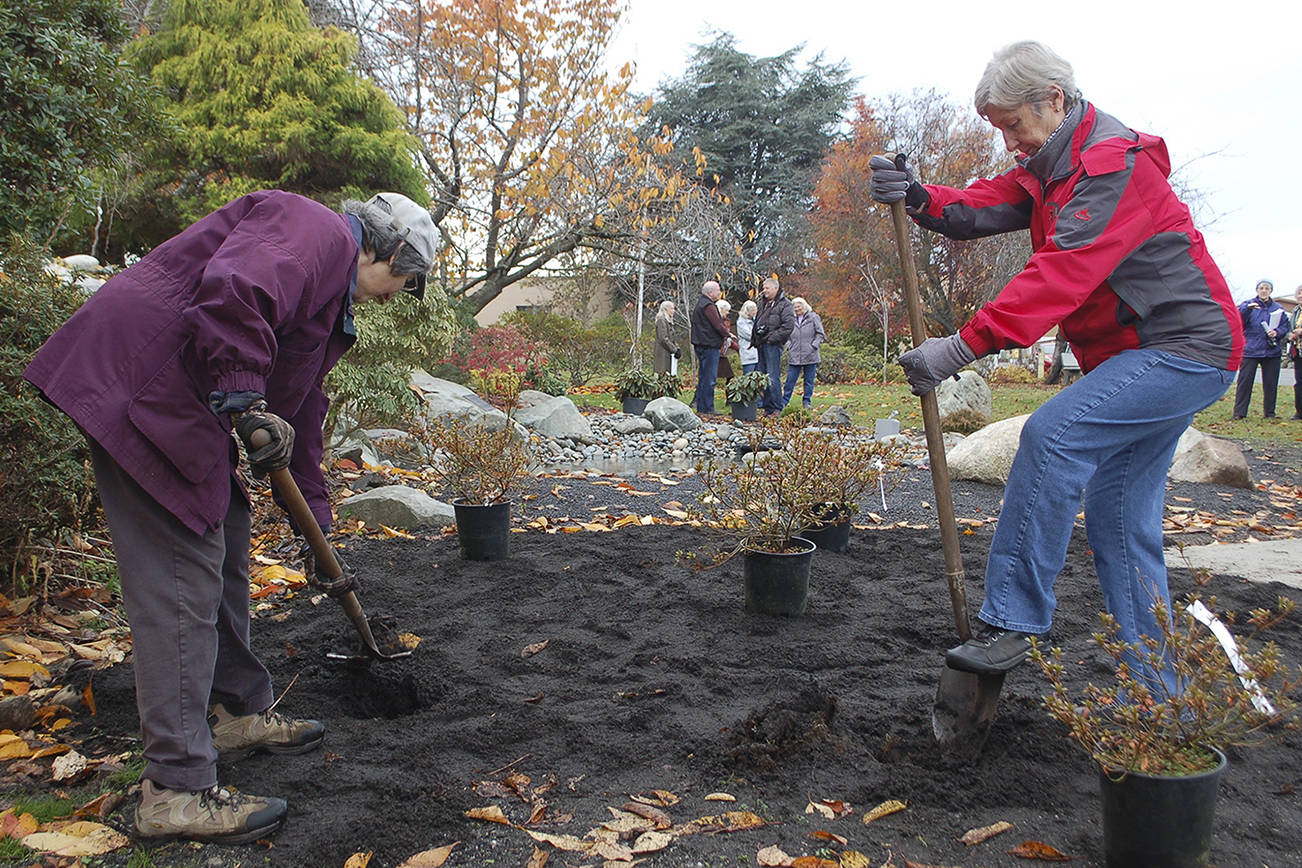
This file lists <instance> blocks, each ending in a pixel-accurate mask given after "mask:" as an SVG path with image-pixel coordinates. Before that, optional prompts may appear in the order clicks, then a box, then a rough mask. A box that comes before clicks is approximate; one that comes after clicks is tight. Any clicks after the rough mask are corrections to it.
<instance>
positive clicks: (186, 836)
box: [133, 816, 285, 844]
mask: <svg viewBox="0 0 1302 868" xmlns="http://www.w3.org/2000/svg"><path fill="white" fill-rule="evenodd" d="M133 825H135V824H133ZM283 825H285V817H284V816H281V817H280V818H278V819H277V820H276V821H275V822H272V823H268V824H267V825H265V826H259V827H258V828H256V829H249V830H246V831H244V832H232V833H231V834H229V835H196V834H192V833H187V832H175V833H171V834H166V835H150V834H148V833H147V832H142V831H141V830H140V827H139V826H138V825H137V826H136V834H135V838H136V840H137V841H140V842H141V843H144V844H166V843H167V842H168V841H198V842H200V843H204V844H252V843H253V842H254V841H256V840H258V839H259V838H265V837H267V836H268V835H274V834H275V833H276V832H278V831H280V827H281V826H283Z"/></svg>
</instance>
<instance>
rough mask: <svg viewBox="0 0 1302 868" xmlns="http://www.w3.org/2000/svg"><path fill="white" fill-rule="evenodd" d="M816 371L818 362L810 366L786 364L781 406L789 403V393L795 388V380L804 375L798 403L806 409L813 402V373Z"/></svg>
mask: <svg viewBox="0 0 1302 868" xmlns="http://www.w3.org/2000/svg"><path fill="white" fill-rule="evenodd" d="M817 370H818V362H814V363H813V364H812V365H793V364H791V363H790V362H787V385H786V387H785V388H783V390H782V406H784V407H785V406H786V405H787V404H790V403H791V393H792V391H793V390H794V389H795V388H796V378H797V377H799V376H801V375H804V378H805V388H804V394H803V395H802V396H801V398H800V403H801V404H802V405H803V406H805V407H808V406H809V405H810V403H812V402H813V400H814V373H815V372H816V371H817Z"/></svg>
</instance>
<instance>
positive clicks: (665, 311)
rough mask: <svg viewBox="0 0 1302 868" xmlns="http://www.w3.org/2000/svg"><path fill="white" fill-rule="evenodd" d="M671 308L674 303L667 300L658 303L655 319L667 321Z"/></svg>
mask: <svg viewBox="0 0 1302 868" xmlns="http://www.w3.org/2000/svg"><path fill="white" fill-rule="evenodd" d="M673 306H674V303H673V302H672V301H670V300H669V299H665V300H664V301H662V302H660V307H658V308H656V319H669V308H671V307H673Z"/></svg>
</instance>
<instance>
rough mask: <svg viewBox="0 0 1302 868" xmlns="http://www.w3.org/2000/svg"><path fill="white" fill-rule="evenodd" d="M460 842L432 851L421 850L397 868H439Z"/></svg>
mask: <svg viewBox="0 0 1302 868" xmlns="http://www.w3.org/2000/svg"><path fill="white" fill-rule="evenodd" d="M460 843H461V842H460V841H453V842H452V843H451V844H448V845H446V846H444V847H435V848H434V849H433V850H422V851H421V852H419V853H417V854H416V855H415V856H411V857H408V859H407V860H406V861H405V862H403V863H402V864H401V865H399V866H398V868H440V866H441V865H442V864H443V863H444V862H446V861H448V857H449V856H451V855H452V848H453V847H455V846H457V845H458V844H460Z"/></svg>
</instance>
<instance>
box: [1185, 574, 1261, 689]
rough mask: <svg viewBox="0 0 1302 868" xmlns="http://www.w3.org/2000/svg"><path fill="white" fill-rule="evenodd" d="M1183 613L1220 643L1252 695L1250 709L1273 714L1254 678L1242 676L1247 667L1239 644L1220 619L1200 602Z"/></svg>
mask: <svg viewBox="0 0 1302 868" xmlns="http://www.w3.org/2000/svg"><path fill="white" fill-rule="evenodd" d="M1185 611H1187V612H1188V613H1189V614H1190V615H1193V616H1194V617H1195V618H1197V619H1198V621H1199V622H1200V623H1201V624H1203V625H1204V626H1206V627H1207V629H1208V630H1211V631H1212V635H1213V636H1215V637H1216V640H1217V641H1218V642H1220V643H1221V647H1222V648H1224V649H1225V656H1226V657H1228V658H1230V665H1231V666H1233V667H1234V671H1235V672H1237V673H1238V674H1239V681H1240V683H1242V684H1243V687H1244V689H1246V690H1247V691H1248V692H1249V693H1251V694H1252V707H1253V708H1255V709H1257V710H1258V711H1260V712H1261V713H1262V714H1274V713H1275V706H1273V705H1271V704H1270V700H1268V699H1267V698H1266V697H1265V695H1264V694H1262V692H1261V685H1260V684H1258V683H1257V680H1256V679H1255V678H1249V677H1248V676H1246V675H1245V674H1244V673H1246V672H1247V671H1248V666H1247V664H1246V663H1244V662H1243V657H1242V655H1240V654H1239V644H1238V643H1237V642H1235V641H1234V637H1233V636H1231V635H1230V630H1229V628H1228V627H1226V626H1225V624H1224V623H1222V621H1221V619H1220V618H1217V617H1216V616H1215V615H1213V614H1212V611H1211V609H1208V608H1207V607H1206V606H1204V605H1203V601H1202V600H1194V601H1193V602H1192V603H1190V604H1189V605H1188V606H1186V607H1185Z"/></svg>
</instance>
